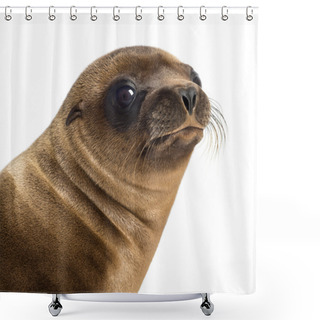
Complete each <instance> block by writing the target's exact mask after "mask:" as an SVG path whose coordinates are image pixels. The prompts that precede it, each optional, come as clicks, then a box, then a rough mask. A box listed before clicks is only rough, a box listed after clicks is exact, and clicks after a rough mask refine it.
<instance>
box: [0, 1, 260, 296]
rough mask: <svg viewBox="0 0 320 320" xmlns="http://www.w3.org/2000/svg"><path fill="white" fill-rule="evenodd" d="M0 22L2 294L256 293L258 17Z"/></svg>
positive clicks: (187, 13)
mask: <svg viewBox="0 0 320 320" xmlns="http://www.w3.org/2000/svg"><path fill="white" fill-rule="evenodd" d="M0 16H1V19H0V43H1V49H0V61H1V63H0V97H1V100H0V172H1V173H0V191H1V194H0V291H4V292H10V291H16V292H47V293H58V292H59V293H82V292H136V293H137V292H138V293H148V294H177V293H181V294H182V293H199V292H217V293H218V292H224V293H251V292H253V291H254V287H255V251H254V250H255V245H254V234H255V144H256V40H257V22H258V12H257V8H226V7H223V8H221V7H219V8H204V7H201V8H200V7H197V8H183V7H179V8H167V7H166V8H163V7H154V8H140V7H135V8H118V7H114V8H95V7H93V8H90V7H88V8H80V7H78V8H76V7H71V8H58V7H57V8H53V7H51V8H29V7H27V8H9V7H6V8H4V7H1V8H0ZM1 170H2V171H1Z"/></svg>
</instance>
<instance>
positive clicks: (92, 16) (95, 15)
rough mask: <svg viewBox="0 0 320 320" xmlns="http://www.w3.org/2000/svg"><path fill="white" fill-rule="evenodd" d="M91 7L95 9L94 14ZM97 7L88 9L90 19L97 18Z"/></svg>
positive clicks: (94, 19)
mask: <svg viewBox="0 0 320 320" xmlns="http://www.w3.org/2000/svg"><path fill="white" fill-rule="evenodd" d="M93 9H95V11H96V12H95V14H93ZM97 12H98V11H97V9H96V7H94V6H93V7H91V9H90V19H91V21H96V20H97V19H98V16H97Z"/></svg>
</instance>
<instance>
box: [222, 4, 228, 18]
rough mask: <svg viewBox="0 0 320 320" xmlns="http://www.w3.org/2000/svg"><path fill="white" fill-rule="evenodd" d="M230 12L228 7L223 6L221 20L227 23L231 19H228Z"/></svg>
mask: <svg viewBox="0 0 320 320" xmlns="http://www.w3.org/2000/svg"><path fill="white" fill-rule="evenodd" d="M228 12H229V10H228V7H227V6H223V7H222V8H221V19H222V20H223V21H227V20H228V19H229V17H228Z"/></svg>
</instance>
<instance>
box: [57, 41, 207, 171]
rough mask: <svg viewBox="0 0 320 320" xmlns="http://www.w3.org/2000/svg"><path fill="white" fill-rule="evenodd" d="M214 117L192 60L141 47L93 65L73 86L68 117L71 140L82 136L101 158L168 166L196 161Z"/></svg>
mask: <svg viewBox="0 0 320 320" xmlns="http://www.w3.org/2000/svg"><path fill="white" fill-rule="evenodd" d="M210 116H211V107H210V102H209V99H208V97H207V95H206V94H205V92H204V91H203V90H202V88H201V80H200V78H199V75H198V74H197V73H196V71H195V70H194V69H193V68H192V67H191V66H189V65H187V64H185V63H182V62H180V61H179V60H178V59H177V58H175V57H174V56H173V55H171V54H169V53H168V52H166V51H163V50H161V49H158V48H153V47H145V46H136V47H126V48H122V49H119V50H116V51H113V52H111V53H110V54H107V55H105V56H103V57H101V58H99V59H98V60H96V61H95V62H93V63H92V64H91V65H89V66H88V67H87V69H86V70H85V71H84V72H83V73H82V74H81V75H80V77H79V78H78V80H77V81H76V82H75V84H74V86H73V87H72V89H71V90H70V92H69V94H68V96H67V98H66V100H65V103H64V106H63V117H62V119H63V120H64V125H65V129H66V130H67V132H68V135H69V136H70V137H71V139H72V136H73V135H78V136H79V135H80V136H81V141H82V143H83V144H85V145H86V146H87V148H88V149H90V152H92V153H96V154H98V155H97V156H98V157H99V158H100V159H101V160H103V158H105V160H106V161H108V162H110V161H114V162H117V163H118V164H119V165H120V164H121V163H122V164H124V163H125V165H126V166H129V167H130V165H134V166H135V167H137V166H140V165H142V164H143V166H144V168H154V167H157V170H161V169H167V168H168V167H175V166H178V165H179V164H181V163H182V162H183V163H185V162H186V161H188V159H189V157H190V155H191V153H192V151H193V149H194V147H195V145H196V144H197V143H198V142H199V141H200V140H201V139H202V137H203V130H204V129H205V128H206V126H207V125H208V123H209V122H210Z"/></svg>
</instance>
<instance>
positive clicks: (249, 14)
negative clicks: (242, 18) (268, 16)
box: [246, 6, 253, 21]
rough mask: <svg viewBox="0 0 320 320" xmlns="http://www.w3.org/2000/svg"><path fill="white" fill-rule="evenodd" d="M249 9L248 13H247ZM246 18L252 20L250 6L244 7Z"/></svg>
mask: <svg viewBox="0 0 320 320" xmlns="http://www.w3.org/2000/svg"><path fill="white" fill-rule="evenodd" d="M249 10H250V13H249ZM246 19H247V20H248V21H252V20H253V9H252V7H250V6H249V7H247V9H246Z"/></svg>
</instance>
